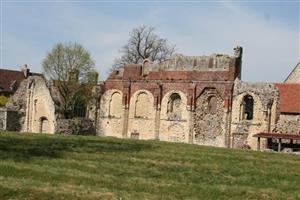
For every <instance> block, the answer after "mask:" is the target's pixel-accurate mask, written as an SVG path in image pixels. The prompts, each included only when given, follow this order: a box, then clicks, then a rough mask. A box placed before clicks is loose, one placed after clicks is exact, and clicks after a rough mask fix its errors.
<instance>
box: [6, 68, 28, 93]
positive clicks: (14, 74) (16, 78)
mask: <svg viewBox="0 0 300 200" xmlns="http://www.w3.org/2000/svg"><path fill="white" fill-rule="evenodd" d="M23 79H25V76H24V73H23V72H21V71H15V70H9V69H0V91H2V92H13V87H15V86H18V85H19V84H20V82H21V81H22V80H23Z"/></svg>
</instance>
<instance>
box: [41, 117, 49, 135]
mask: <svg viewBox="0 0 300 200" xmlns="http://www.w3.org/2000/svg"><path fill="white" fill-rule="evenodd" d="M48 132H49V131H48V119H47V118H46V117H41V118H40V133H48Z"/></svg>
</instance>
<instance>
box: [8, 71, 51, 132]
mask: <svg viewBox="0 0 300 200" xmlns="http://www.w3.org/2000/svg"><path fill="white" fill-rule="evenodd" d="M7 108H8V109H9V110H14V111H16V112H17V115H15V118H16V119H14V120H8V121H9V123H15V126H18V127H19V128H18V130H16V131H22V132H33V133H54V132H55V123H56V118H55V106H54V102H53V99H52V97H51V94H50V90H49V88H48V87H47V85H46V81H45V79H44V78H43V77H41V76H30V77H28V78H27V79H25V80H23V81H22V82H21V84H20V87H19V88H18V89H17V91H16V93H15V94H14V96H13V97H12V98H11V99H10V101H9V102H8V104H7ZM16 122H18V123H16Z"/></svg>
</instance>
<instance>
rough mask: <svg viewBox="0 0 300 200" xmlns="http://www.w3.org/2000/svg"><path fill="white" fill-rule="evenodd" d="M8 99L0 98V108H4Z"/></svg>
mask: <svg viewBox="0 0 300 200" xmlns="http://www.w3.org/2000/svg"><path fill="white" fill-rule="evenodd" d="M8 100H9V98H8V97H6V96H2V95H1V96H0V107H4V106H5V105H6V103H7V102H8Z"/></svg>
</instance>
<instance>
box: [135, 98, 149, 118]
mask: <svg viewBox="0 0 300 200" xmlns="http://www.w3.org/2000/svg"><path fill="white" fill-rule="evenodd" d="M148 108H149V98H148V95H147V94H146V93H145V92H142V93H140V94H139V95H138V96H137V98H136V102H135V115H134V117H135V118H147V117H148Z"/></svg>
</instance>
